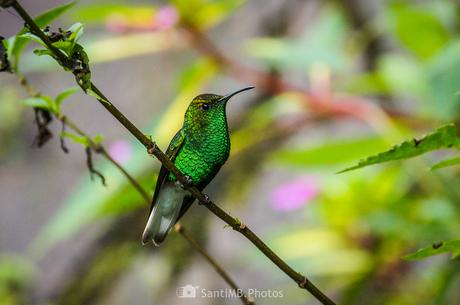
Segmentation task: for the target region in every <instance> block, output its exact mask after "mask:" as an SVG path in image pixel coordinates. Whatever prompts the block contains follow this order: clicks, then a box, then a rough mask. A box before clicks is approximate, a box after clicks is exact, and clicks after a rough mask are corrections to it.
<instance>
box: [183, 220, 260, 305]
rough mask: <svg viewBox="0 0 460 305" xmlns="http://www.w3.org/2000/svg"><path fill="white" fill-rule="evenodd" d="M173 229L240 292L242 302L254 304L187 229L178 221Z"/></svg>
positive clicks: (248, 304)
mask: <svg viewBox="0 0 460 305" xmlns="http://www.w3.org/2000/svg"><path fill="white" fill-rule="evenodd" d="M174 229H175V230H176V232H177V233H179V234H180V235H182V237H184V238H185V239H187V240H188V241H189V243H190V244H192V246H193V247H195V249H196V250H197V251H198V252H200V253H201V255H203V257H204V258H205V259H206V260H207V261H208V263H209V264H210V265H212V266H213V267H214V269H215V270H216V271H217V273H218V274H219V275H220V276H221V277H222V278H223V279H224V280H225V281H226V282H227V283H228V284H229V285H230V287H232V288H233V290H235V292H236V293H237V294H239V293H241V296H240V298H241V301H242V302H243V303H244V304H246V305H254V301H253V300H251V299H249V298H248V296H247V295H246V294H244V293H243V292H242V290H241V289H240V288H239V287H238V286H237V285H236V284H235V282H234V281H233V280H232V278H231V277H230V275H229V274H228V273H227V272H226V271H225V270H224V269H222V267H221V266H220V265H219V264H218V263H217V262H216V261H215V260H214V259H213V258H212V257H211V256H209V254H208V253H206V251H205V250H204V249H203V248H202V247H201V246H200V245H199V244H198V243H197V242H196V241H195V240H194V239H193V238H192V237H191V236H190V235H189V234H188V232H187V230H185V229H184V227H183V226H182V225H181V224H180V223H177V224H176V225H175V227H174Z"/></svg>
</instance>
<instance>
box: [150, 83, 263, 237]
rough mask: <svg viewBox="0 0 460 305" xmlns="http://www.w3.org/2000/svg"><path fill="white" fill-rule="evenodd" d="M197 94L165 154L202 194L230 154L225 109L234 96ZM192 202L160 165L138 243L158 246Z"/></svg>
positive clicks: (248, 88)
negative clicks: (147, 215) (148, 211)
mask: <svg viewBox="0 0 460 305" xmlns="http://www.w3.org/2000/svg"><path fill="white" fill-rule="evenodd" d="M253 88H254V87H247V88H243V89H240V90H237V91H235V92H233V93H230V94H227V95H218V94H201V95H198V96H197V97H195V98H194V99H193V100H192V102H191V103H190V105H189V106H188V108H187V111H186V112H185V116H184V124H183V126H182V128H181V129H180V130H179V131H178V132H177V133H176V135H175V136H174V137H173V139H172V140H171V143H169V146H168V149H167V150H166V155H167V156H168V158H170V160H171V161H173V163H174V165H175V166H176V167H177V169H179V171H180V172H181V173H182V174H183V175H185V176H186V177H187V180H189V182H190V183H191V184H192V185H193V186H195V187H197V188H198V189H199V190H200V191H202V190H203V189H204V188H205V187H206V185H208V183H209V182H211V180H212V179H213V178H214V177H215V176H216V174H217V172H218V171H219V169H220V168H221V166H222V165H223V164H224V163H225V161H227V159H228V156H229V154H230V136H229V132H228V124H227V116H226V106H227V102H228V101H229V100H230V99H231V98H232V97H233V96H234V95H236V94H238V93H240V92H243V91H246V90H250V89H253ZM194 201H195V198H194V197H193V196H192V195H191V193H190V192H189V191H187V190H186V189H185V187H184V186H183V185H182V184H181V183H180V182H179V181H178V180H177V178H176V177H175V176H174V175H173V174H172V173H170V172H169V171H168V170H167V169H166V168H165V167H164V166H161V169H160V173H159V174H158V178H157V183H156V186H155V192H154V194H153V199H152V204H151V206H150V214H149V218H148V221H147V225H146V227H145V230H144V233H143V234H142V244H146V243H148V242H150V241H152V242H153V244H154V245H155V246H158V245H160V244H161V243H162V242H163V241H164V239H165V238H166V236H167V234H168V232H169V231H170V230H171V228H172V227H173V226H174V225H175V224H176V222H177V221H178V220H179V219H180V218H181V217H182V216H183V215H184V213H185V212H186V211H187V210H188V208H189V207H190V206H191V205H192V203H193V202H194Z"/></svg>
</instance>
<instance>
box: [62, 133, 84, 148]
mask: <svg viewBox="0 0 460 305" xmlns="http://www.w3.org/2000/svg"><path fill="white" fill-rule="evenodd" d="M61 136H63V137H65V138H69V139H71V140H72V141H74V142H75V143H77V144H82V145H83V146H85V147H87V146H89V143H88V139H87V138H86V137H83V136H80V135H77V134H74V133H71V132H68V131H64V132H63V133H62V134H61Z"/></svg>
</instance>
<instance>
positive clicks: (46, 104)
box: [22, 95, 54, 111]
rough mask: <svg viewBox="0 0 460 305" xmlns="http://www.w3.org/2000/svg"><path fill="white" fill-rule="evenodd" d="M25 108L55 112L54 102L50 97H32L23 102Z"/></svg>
mask: <svg viewBox="0 0 460 305" xmlns="http://www.w3.org/2000/svg"><path fill="white" fill-rule="evenodd" d="M22 103H23V104H24V105H25V106H28V107H35V108H40V109H44V110H48V111H53V104H54V101H53V99H52V98H51V97H49V96H44V95H43V96H40V97H30V98H27V99H25V100H23V101H22Z"/></svg>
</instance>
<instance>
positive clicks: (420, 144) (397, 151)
mask: <svg viewBox="0 0 460 305" xmlns="http://www.w3.org/2000/svg"><path fill="white" fill-rule="evenodd" d="M451 147H456V148H459V147H460V139H459V138H458V135H457V129H456V127H455V125H454V124H448V125H445V126H442V127H440V128H438V129H436V130H435V131H434V132H432V133H430V134H428V135H426V136H424V137H422V138H421V139H412V140H408V141H405V142H402V143H401V144H398V145H396V146H393V148H391V149H390V150H387V151H385V152H382V153H380V154H377V155H374V156H370V157H368V158H366V159H363V160H361V161H359V162H358V164H357V165H355V166H352V167H349V168H346V169H344V170H342V171H340V172H339V173H343V172H347V171H351V170H354V169H358V168H361V167H365V166H369V165H373V164H379V163H383V162H388V161H394V160H401V159H408V158H412V157H415V156H419V155H421V154H424V153H426V152H429V151H433V150H437V149H442V148H451Z"/></svg>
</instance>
